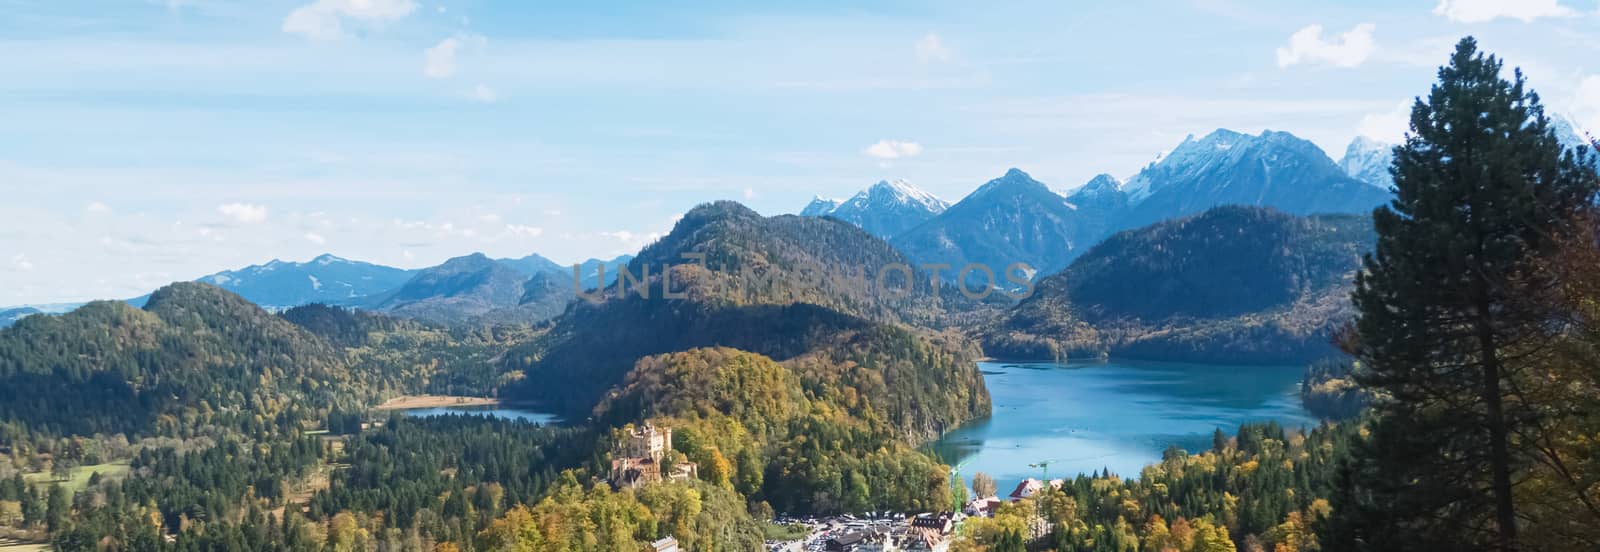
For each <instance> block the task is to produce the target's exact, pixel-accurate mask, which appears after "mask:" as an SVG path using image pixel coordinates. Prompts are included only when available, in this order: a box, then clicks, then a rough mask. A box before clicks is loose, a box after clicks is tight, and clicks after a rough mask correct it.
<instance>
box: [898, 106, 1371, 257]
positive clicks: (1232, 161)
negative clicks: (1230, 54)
mask: <svg viewBox="0 0 1600 552" xmlns="http://www.w3.org/2000/svg"><path fill="white" fill-rule="evenodd" d="M1387 150H1388V148H1387V147H1384V146H1382V145H1379V144H1376V143H1375V142H1362V141H1358V143H1357V144H1352V147H1351V151H1348V152H1347V155H1346V159H1345V162H1344V163H1345V164H1344V166H1341V164H1340V163H1336V162H1335V161H1334V160H1333V159H1331V158H1329V157H1328V156H1327V154H1325V153H1324V152H1323V151H1322V150H1321V149H1320V148H1318V147H1317V146H1316V145H1315V144H1312V143H1311V142H1309V141H1306V140H1303V139H1300V138H1298V137H1295V136H1294V135H1292V134H1289V133H1286V132H1274V131H1266V132H1263V133H1262V134H1260V135H1255V136H1252V135H1248V134H1242V133H1238V132H1234V131H1230V130H1226V129H1218V130H1216V131H1215V132H1212V133H1211V134H1208V135H1206V136H1204V137H1201V138H1195V137H1194V136H1190V137H1188V138H1186V139H1184V141H1183V142H1182V143H1180V144H1179V145H1178V146H1177V147H1176V148H1174V149H1173V150H1172V151H1171V152H1170V153H1168V154H1166V155H1163V156H1161V157H1160V158H1159V159H1157V160H1156V161H1155V162H1152V163H1150V164H1149V165H1148V166H1146V167H1145V168H1144V169H1142V170H1140V171H1139V172H1138V173H1137V174H1135V175H1134V176H1133V177H1132V178H1129V179H1128V180H1127V181H1126V182H1122V181H1119V180H1118V179H1117V178H1116V177H1113V176H1111V175H1107V174H1102V175H1098V176H1096V177H1094V178H1093V179H1091V180H1090V181H1089V182H1087V183H1085V184H1084V185H1083V186H1080V187H1078V188H1077V189H1075V190H1073V191H1071V192H1069V193H1067V194H1066V195H1063V194H1060V193H1056V192H1053V191H1051V190H1050V188H1049V187H1048V186H1046V185H1045V184H1043V183H1041V182H1039V181H1037V180H1035V179H1033V178H1032V177H1031V176H1029V175H1028V174H1027V173H1025V172H1023V171H1021V170H1018V169H1011V170H1009V171H1007V172H1006V173H1005V174H1004V175H1002V176H1001V177H999V178H996V179H994V180H990V181H989V182H987V183H985V184H984V185H982V186H980V187H979V188H978V189H977V190H976V191H974V192H972V193H971V194H969V195H968V196H967V197H965V198H963V199H962V200H961V201H960V202H958V203H956V204H955V205H953V206H951V207H950V208H948V209H946V210H944V211H943V212H942V213H940V214H938V215H937V216H934V217H932V218H929V219H928V220H927V221H925V222H923V223H921V224H919V225H917V226H915V227H913V228H911V229H909V230H906V231H904V232H902V233H899V234H898V235H895V236H893V237H892V238H891V243H893V244H894V245H895V247H896V248H898V249H900V250H901V251H902V252H904V253H905V254H906V255H907V256H908V257H910V258H911V259H913V260H915V261H916V262H918V263H919V264H944V265H950V266H952V267H954V270H960V269H961V267H964V266H966V265H968V264H970V263H979V264H982V265H985V266H987V267H988V268H989V269H990V270H993V271H995V272H996V273H999V272H1000V271H1003V270H1005V269H1006V267H1009V266H1011V265H1013V264H1014V263H1026V264H1027V265H1029V266H1030V267H1032V269H1033V270H1034V274H1037V275H1039V276H1043V275H1048V274H1051V273H1054V272H1056V271H1059V270H1061V269H1063V268H1065V267H1066V266H1067V265H1068V264H1069V263H1071V262H1072V261H1073V260H1074V259H1076V258H1077V257H1078V256H1079V255H1082V254H1083V253H1084V251H1086V250H1087V249H1088V248H1089V247H1090V246H1092V245H1094V244H1096V243H1099V242H1100V241H1101V240H1103V239H1105V238H1107V237H1108V236H1110V235H1112V234H1114V233H1116V232H1118V231H1121V230H1127V229H1131V228H1138V227H1142V226H1145V225H1148V224H1152V223H1155V222H1158V221H1162V220H1169V219H1173V218H1179V217H1185V216H1189V215H1194V214H1197V213H1200V212H1203V211H1205V210H1207V209H1210V208H1213V207H1217V206H1220V205H1247V206H1258V207H1272V208H1274V209H1278V210H1280V211H1284V212H1287V213H1291V214H1299V215H1309V214H1313V213H1367V212H1369V211H1370V210H1371V209H1373V208H1374V207H1377V206H1378V205H1381V204H1383V203H1384V202H1385V201H1387V200H1388V198H1389V191H1388V188H1387V186H1385V185H1382V182H1381V181H1374V182H1369V181H1366V180H1363V179H1365V178H1370V179H1372V180H1378V176H1375V175H1381V176H1383V177H1386V176H1387V173H1386V171H1387V168H1386V167H1387V161H1386V159H1387V158H1385V157H1382V156H1383V155H1387ZM1352 175H1356V176H1352Z"/></svg>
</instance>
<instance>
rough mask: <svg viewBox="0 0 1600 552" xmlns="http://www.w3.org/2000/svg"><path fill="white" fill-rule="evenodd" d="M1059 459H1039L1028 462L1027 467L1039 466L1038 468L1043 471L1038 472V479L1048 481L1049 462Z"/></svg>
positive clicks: (1058, 460)
mask: <svg viewBox="0 0 1600 552" xmlns="http://www.w3.org/2000/svg"><path fill="white" fill-rule="evenodd" d="M1060 461H1061V459H1059V458H1058V459H1055V460H1041V461H1039V462H1038V463H1035V464H1028V467H1030V468H1039V469H1040V470H1043V472H1042V473H1041V474H1040V479H1041V480H1043V481H1045V482H1046V483H1048V482H1049V481H1050V464H1052V463H1055V462H1060Z"/></svg>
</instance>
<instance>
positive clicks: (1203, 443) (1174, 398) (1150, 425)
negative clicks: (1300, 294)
mask: <svg viewBox="0 0 1600 552" xmlns="http://www.w3.org/2000/svg"><path fill="white" fill-rule="evenodd" d="M978 367H979V369H981V370H983V373H984V382H985V383H986V384H987V385H988V387H989V395H990V396H991V397H992V398H993V402H994V415H993V416H991V417H989V418H987V419H983V420H978V421H974V422H971V423H968V424H966V425H964V426H962V427H961V428H959V429H957V430H955V431H952V432H950V433H949V434H946V435H945V436H944V438H943V439H940V440H939V441H937V442H935V443H934V444H933V445H931V446H932V447H933V450H934V452H935V453H936V454H937V455H938V456H939V457H940V458H941V459H942V460H943V461H944V462H946V463H948V464H950V465H952V466H956V467H957V468H958V469H959V470H960V472H961V476H962V477H964V478H966V479H967V480H968V481H969V482H970V480H971V478H972V474H973V473H976V472H979V471H982V472H985V473H988V474H989V475H991V476H993V477H994V478H995V480H996V481H997V482H999V485H1000V492H1001V494H1002V495H1004V494H1006V493H1009V492H1010V491H1011V487H1012V486H1015V484H1016V482H1017V481H1019V480H1021V479H1023V478H1026V477H1034V478H1044V470H1043V469H1040V468H1032V467H1029V464H1039V463H1044V462H1048V463H1049V477H1050V478H1061V477H1072V476H1076V475H1077V474H1079V473H1088V472H1094V471H1099V470H1101V469H1102V468H1109V469H1110V470H1111V472H1112V473H1116V474H1119V475H1122V476H1123V477H1138V475H1139V471H1140V470H1141V469H1142V468H1143V467H1144V466H1145V465H1147V464H1151V463H1154V462H1157V461H1159V460H1160V459H1161V453H1162V451H1164V450H1166V449H1167V447H1168V446H1169V445H1172V444H1177V445H1178V446H1180V447H1183V448H1185V449H1187V450H1190V451H1200V450H1205V449H1209V448H1211V435H1212V432H1213V431H1214V430H1216V429H1217V428H1221V429H1222V430H1223V432H1225V433H1227V434H1228V435H1230V436H1232V435H1233V434H1234V433H1235V430H1236V429H1238V427H1239V424H1241V423H1244V422H1255V421H1261V422H1264V421H1269V420H1276V421H1277V422H1278V423H1280V424H1283V425H1284V427H1285V428H1291V429H1292V428H1298V427H1312V426H1315V425H1316V424H1317V422H1316V419H1315V418H1314V417H1312V416H1311V415H1309V414H1307V413H1306V412H1305V410H1304V409H1303V408H1302V407H1301V406H1300V397H1299V387H1298V385H1299V382H1300V377H1301V375H1302V374H1303V372H1304V370H1305V369H1304V367H1302V366H1219V365H1203V364H1183V363H1156V362H1130V361H1110V362H1092V363H1066V364H1053V363H1020V364H1019V363H994V362H983V363H979V364H978Z"/></svg>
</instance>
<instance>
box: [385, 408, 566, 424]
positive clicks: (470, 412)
mask: <svg viewBox="0 0 1600 552" xmlns="http://www.w3.org/2000/svg"><path fill="white" fill-rule="evenodd" d="M401 412H404V413H405V415H407V416H413V417H418V418H431V417H434V416H487V417H491V418H504V419H507V420H522V421H528V422H533V423H537V424H540V425H558V424H560V423H561V418H560V417H559V416H556V415H555V414H550V413H547V412H536V411H533V410H526V409H522V408H512V407H506V406H440V407H434V408H410V409H406V410H402V411H401Z"/></svg>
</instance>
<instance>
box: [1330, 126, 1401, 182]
mask: <svg viewBox="0 0 1600 552" xmlns="http://www.w3.org/2000/svg"><path fill="white" fill-rule="evenodd" d="M1393 162H1394V145H1392V144H1386V143H1383V142H1379V141H1377V140H1374V139H1372V138H1368V137H1366V136H1357V137H1356V138H1355V140H1352V141H1351V142H1350V146H1349V147H1346V148H1345V149H1344V157H1343V158H1341V159H1340V160H1339V168H1341V169H1344V173H1345V174H1348V175H1350V177H1351V178H1354V179H1356V180H1360V181H1362V182H1366V183H1367V184H1371V185H1373V186H1377V187H1379V188H1382V189H1385V190H1387V189H1389V188H1390V187H1392V186H1394V178H1393V177H1391V176H1390V175H1389V165H1390V164H1391V163H1393Z"/></svg>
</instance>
